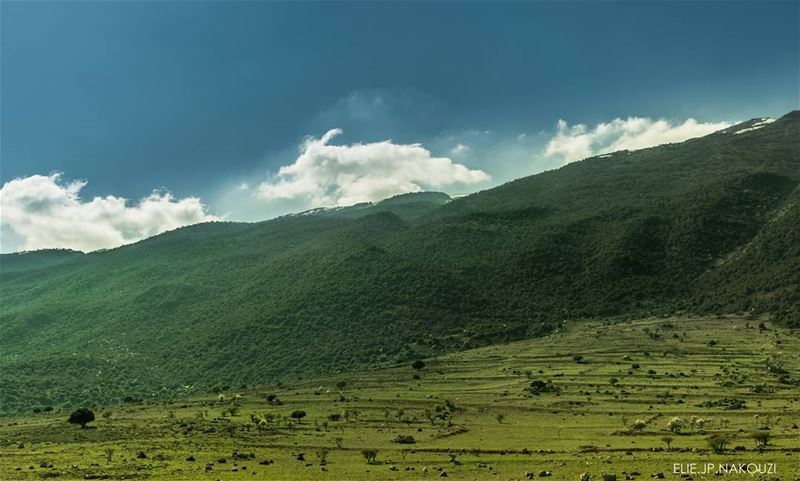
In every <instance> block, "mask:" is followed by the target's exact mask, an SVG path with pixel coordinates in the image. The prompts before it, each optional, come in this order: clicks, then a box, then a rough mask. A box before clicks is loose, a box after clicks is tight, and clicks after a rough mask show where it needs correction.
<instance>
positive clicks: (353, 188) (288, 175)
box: [256, 129, 490, 207]
mask: <svg viewBox="0 0 800 481" xmlns="http://www.w3.org/2000/svg"><path fill="white" fill-rule="evenodd" d="M341 133H342V131H341V130H340V129H333V130H329V131H328V132H327V133H326V134H325V135H323V136H322V137H321V138H314V137H309V138H307V139H306V140H305V142H303V144H302V146H301V153H300V155H299V157H297V159H296V160H295V162H294V163H293V164H290V165H284V166H283V167H281V168H280V169H279V170H278V173H277V175H275V176H274V177H273V178H270V179H268V180H266V181H264V182H262V183H261V184H260V185H258V186H257V188H256V195H257V196H258V197H259V198H261V199H264V200H281V199H304V200H305V201H306V202H307V203H308V205H310V206H314V207H318V206H342V205H352V204H356V203H359V202H368V201H376V200H380V199H384V198H386V197H390V196H393V195H397V194H403V193H406V192H417V191H421V190H427V189H441V188H444V187H447V186H452V185H459V184H460V185H462V186H463V185H472V184H477V183H480V182H484V181H487V180H489V179H490V177H489V175H488V174H486V173H485V172H483V171H481V170H470V169H469V168H467V167H466V166H464V165H462V164H457V163H454V162H453V161H452V160H450V159H449V158H447V157H434V156H432V155H431V153H430V152H429V151H428V150H427V149H425V148H423V147H422V145H421V144H395V143H393V142H392V141H390V140H385V141H382V142H375V143H370V144H360V143H356V144H351V145H330V141H331V139H333V138H334V137H335V136H337V135H339V134H341Z"/></svg>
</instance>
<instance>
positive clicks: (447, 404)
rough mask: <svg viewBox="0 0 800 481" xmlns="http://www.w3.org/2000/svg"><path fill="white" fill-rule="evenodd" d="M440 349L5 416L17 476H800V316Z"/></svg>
mask: <svg viewBox="0 0 800 481" xmlns="http://www.w3.org/2000/svg"><path fill="white" fill-rule="evenodd" d="M423 361H424V364H425V365H424V367H423V366H421V365H417V366H416V368H415V367H412V366H411V363H407V364H403V365H396V366H385V367H380V368H375V369H373V370H369V371H362V372H355V373H342V374H338V375H335V376H330V377H324V378H316V379H296V380H294V381H291V382H285V383H283V384H276V385H273V386H266V387H250V388H241V387H240V386H231V387H227V386H224V389H218V390H217V391H218V392H209V393H208V394H207V395H203V396H199V397H191V398H185V399H173V400H170V401H147V400H144V401H138V400H132V401H133V402H130V403H126V404H122V405H115V406H105V407H97V406H96V407H93V409H94V412H95V413H96V420H95V421H94V422H91V423H89V424H88V426H87V427H86V429H81V428H80V426H78V425H74V424H69V423H68V422H67V418H68V417H69V414H70V412H69V411H52V412H40V413H35V414H26V415H23V416H15V417H5V418H0V480H3V481H10V480H38V479H47V478H54V479H63V480H76V479H128V480H131V479H153V480H206V479H207V480H242V479H270V480H316V479H329V480H353V481H355V480H366V479H374V480H407V479H409V480H410V479H423V478H426V477H448V478H451V479H469V480H490V479H492V480H515V479H528V478H540V477H541V478H548V477H549V478H551V479H564V480H573V481H579V480H581V479H584V480H585V479H586V477H587V476H588V478H589V479H591V480H605V481H610V480H612V479H616V480H619V481H621V480H625V479H628V480H632V479H649V478H656V479H660V478H662V477H663V478H666V479H679V478H680V479H686V480H689V479H705V478H711V477H713V474H705V475H704V474H700V473H695V474H694V475H691V474H686V471H687V470H688V469H690V467H689V466H687V464H689V463H697V467H696V469H697V470H702V469H703V467H704V466H705V465H706V463H713V464H714V465H715V466H719V465H725V464H726V463H736V464H739V463H753V464H751V468H750V469H751V470H759V471H762V472H761V473H759V474H756V475H755V476H751V475H749V474H741V473H729V474H726V475H725V477H734V478H737V479H754V478H757V479H783V480H786V479H800V429H798V423H800V334H798V332H797V331H791V330H787V329H783V328H781V327H778V326H775V325H772V324H770V323H769V322H766V323H763V322H761V321H760V320H758V319H748V318H745V317H740V316H736V317H734V316H725V317H722V316H719V317H669V318H646V319H638V320H626V321H624V322H622V321H574V322H566V323H564V324H563V325H561V326H560V327H559V328H558V329H557V330H556V332H555V333H553V334H550V335H547V336H544V337H542V338H538V339H533V340H525V341H519V342H513V343H509V344H503V345H494V346H490V347H484V348H479V349H474V350H469V351H464V352H460V353H453V354H449V355H444V356H441V357H437V358H431V359H424V360H423ZM417 368H418V369H417ZM220 381H221V382H224V380H220ZM77 407H79V406H76V408H77ZM709 439H715V440H717V441H718V442H719V444H716V445H715V446H712V444H713V443H710V442H709ZM714 447H716V448H717V451H718V452H715V450H714V449H713V448H714ZM367 458H372V459H370V460H368V459H367ZM676 463H679V464H682V465H683V466H682V469H683V470H684V474H680V473H679V474H675V473H674V471H675V466H674V465H675V464H676ZM770 464H771V465H774V466H773V468H774V470H775V473H765V472H763V471H766V470H767V469H769V465H770Z"/></svg>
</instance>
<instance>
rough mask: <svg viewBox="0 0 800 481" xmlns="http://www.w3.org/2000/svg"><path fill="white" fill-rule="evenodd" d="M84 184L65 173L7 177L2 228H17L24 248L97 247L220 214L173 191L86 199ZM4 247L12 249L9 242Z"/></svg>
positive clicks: (0, 208) (1, 195)
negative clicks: (139, 196)
mask: <svg viewBox="0 0 800 481" xmlns="http://www.w3.org/2000/svg"><path fill="white" fill-rule="evenodd" d="M85 185H86V182H85V181H72V182H65V181H64V180H63V179H62V175H61V174H60V173H54V174H51V175H48V176H45V175H32V176H30V177H24V178H18V179H14V180H12V181H10V182H7V183H6V184H5V185H3V187H2V189H0V224H1V225H2V227H3V232H5V233H7V232H8V230H9V229H10V230H11V231H13V234H14V237H15V238H16V239H19V240H20V241H21V242H20V243H19V245H18V246H17V248H19V249H22V250H34V249H44V248H55V247H60V248H71V249H77V250H83V251H92V250H96V249H101V248H110V247H117V246H120V245H122V244H127V243H130V242H135V241H138V240H141V239H144V238H146V237H150V236H152V235H156V234H159V233H161V232H164V231H167V230H170V229H175V228H177V227H181V226H184V225H188V224H195V223H198V222H204V221H211V220H217V218H216V217H215V216H213V215H210V214H208V213H207V212H206V210H205V206H204V205H203V204H202V203H201V202H200V200H199V199H197V198H195V197H186V198H182V199H176V198H174V197H173V196H172V194H170V193H168V192H167V193H161V192H153V193H152V194H150V195H149V196H147V197H145V198H144V199H141V200H140V201H139V202H138V203H136V204H134V205H129V204H128V202H127V201H126V199H124V198H121V197H115V196H111V195H109V196H106V197H95V198H94V199H92V200H89V201H84V200H83V199H81V198H80V191H81V189H83V187H84V186H85ZM4 237H6V236H5V235H4ZM6 240H7V239H6ZM2 249H4V250H5V251H8V250H11V248H10V246H8V245H3V246H2ZM15 250H16V249H15Z"/></svg>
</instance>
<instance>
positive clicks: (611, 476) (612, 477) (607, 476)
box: [603, 473, 617, 481]
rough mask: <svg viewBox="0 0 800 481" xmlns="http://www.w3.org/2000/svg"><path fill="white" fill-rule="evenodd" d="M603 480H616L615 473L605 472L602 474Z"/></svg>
mask: <svg viewBox="0 0 800 481" xmlns="http://www.w3.org/2000/svg"><path fill="white" fill-rule="evenodd" d="M603 481H617V475H616V474H609V473H605V474H603Z"/></svg>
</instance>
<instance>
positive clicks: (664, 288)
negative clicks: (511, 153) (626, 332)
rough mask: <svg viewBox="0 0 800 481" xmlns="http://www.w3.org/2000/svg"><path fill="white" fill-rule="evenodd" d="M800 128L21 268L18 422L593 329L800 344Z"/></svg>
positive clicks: (14, 290)
mask: <svg viewBox="0 0 800 481" xmlns="http://www.w3.org/2000/svg"><path fill="white" fill-rule="evenodd" d="M755 120H756V121H757V120H758V119H755ZM748 122H750V123H749V124H748V123H744V124H740V125H745V124H747V125H752V124H753V121H748ZM799 126H800V118H799V115H798V112H796V111H795V112H792V113H790V114H787V115H786V116H784V117H782V118H781V119H778V120H776V121H775V122H772V123H769V124H765V125H763V126H761V127H759V128H757V129H755V130H750V131H747V132H744V133H741V134H736V133H735V132H736V131H732V132H727V133H726V132H716V133H713V134H710V135H708V136H706V137H702V138H698V139H692V140H689V141H686V142H683V143H678V144H669V145H664V146H658V147H653V148H648V149H642V150H637V151H622V152H616V153H613V154H611V155H604V156H596V157H592V158H589V159H585V160H584V161H581V162H575V163H572V164H569V165H567V166H565V167H562V168H561V169H557V170H553V171H548V172H545V173H541V174H537V175H534V176H529V177H525V178H522V179H518V180H516V181H512V182H510V183H507V184H504V185H502V186H498V187H495V188H493V189H488V190H485V191H482V192H478V193H475V194H472V195H469V196H466V197H460V198H457V199H452V200H447V201H445V199H444V198H443V197H438V201H439V202H440V204H438V205H435V204H437V201H436V200H435V199H434V201H433V202H427V203H426V202H420V203H414V202H412V203H411V204H410V205H412V206H413V207H414V209H412V210H407V209H406V210H402V211H395V212H393V211H392V210H393V209H392V208H397V207H398V205H397V203H396V202H395V205H394V206H392V203H391V202H390V203H389V206H390V207H392V208H389V209H387V208H385V207H386V205H384V208H381V207H377V208H376V206H380V205H381V204H382V203H376V204H373V205H371V206H369V207H367V208H364V209H361V208H359V209H355V210H351V211H348V214H347V215H345V216H342V215H338V216H337V215H326V214H324V213H322V214H320V213H317V214H313V215H303V216H285V217H282V218H278V219H274V220H271V221H265V222H260V223H254V224H243V223H206V224H198V225H195V226H189V227H184V228H181V229H177V230H174V231H171V232H168V233H164V234H161V235H158V236H154V237H152V238H149V239H146V240H143V241H140V242H137V243H134V244H131V245H127V246H123V247H120V248H117V249H113V250H108V251H102V252H93V253H89V254H84V255H79V256H76V257H74V258H71V259H67V260H65V261H64V262H59V263H56V264H54V265H50V266H48V267H45V268H41V269H32V270H29V271H17V272H5V269H4V268H3V269H0V270H3V271H4V272H0V294H2V298H3V302H2V305H0V393H2V394H0V411H2V412H6V413H8V412H15V411H19V410H23V409H26V408H27V407H28V406H30V405H31V403H41V404H50V405H53V404H55V405H71V404H74V403H79V402H83V403H90V402H95V403H96V402H101V403H103V402H118V401H120V400H122V399H124V398H125V397H126V396H134V397H143V396H150V397H163V396H172V395H176V394H180V393H182V392H185V391H194V390H198V389H200V390H202V389H207V388H209V387H211V386H213V385H216V384H219V383H227V384H232V385H233V384H253V383H265V382H271V381H274V380H277V379H281V378H286V377H296V376H305V375H309V374H317V373H330V372H336V371H340V370H352V369H357V368H360V367H363V366H369V365H375V364H382V363H388V362H396V361H406V360H410V359H415V358H418V357H424V356H427V355H430V354H433V353H439V352H446V351H452V350H458V349H464V348H470V347H476V346H480V345H486V344H491V343H496V342H505V341H509V340H516V339H521V338H525V337H531V336H536V335H538V334H540V333H543V332H549V331H552V330H553V329H556V328H557V326H558V325H560V323H561V322H562V321H564V320H566V319H574V318H584V317H587V318H590V317H603V316H619V317H637V316H645V315H662V314H668V313H671V312H679V311H692V312H693V311H697V312H706V313H724V312H743V311H749V312H751V313H752V314H753V315H758V314H759V313H767V314H769V315H772V316H773V317H775V318H776V319H778V320H781V321H783V322H785V323H786V324H787V325H797V324H796V323H797V322H798V321H797V314H798V310H797V305H798V304H799V303H800V297H799V296H798V292H800V291H799V289H798V279H800V274H798V270H797V264H798V259H800V253H798V252H797V249H796V246H797V245H798V244H800V242H798V243H795V240H796V239H797V232H796V231H797V229H796V228H794V227H793V226H796V225H797V224H796V223H795V219H797V215H798V214H797V213H798V202H797V197H798V194H797V192H798V185H800V140H798V139H800V135H798V133H800V127H799ZM744 128H750V127H748V126H744V127H742V129H744ZM738 130H739V129H737V131H738ZM423 197H424V196H423ZM410 198H413V195H412V197H409V198H407V199H410ZM407 199H406V200H407ZM427 200H431V199H427ZM417 204H418V205H417ZM430 204H434V205H430ZM400 205H401V206H405V205H406V204H404V203H402V202H401V203H400ZM362 211H363V213H365V214H366V215H363V216H362V215H360V214H361V213H362ZM355 212H358V213H359V214H358V215H353V214H354V213H355ZM781 212H783V214H781ZM787 256H788V258H787ZM2 259H3V258H0V263H3V264H5V262H4V261H3V260H2ZM186 386H191V387H186ZM33 393H36V394H33Z"/></svg>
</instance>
